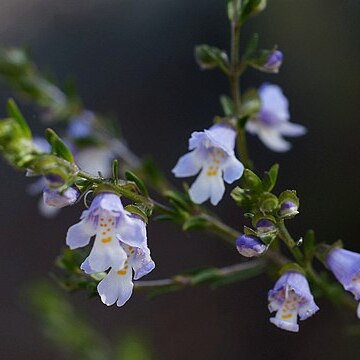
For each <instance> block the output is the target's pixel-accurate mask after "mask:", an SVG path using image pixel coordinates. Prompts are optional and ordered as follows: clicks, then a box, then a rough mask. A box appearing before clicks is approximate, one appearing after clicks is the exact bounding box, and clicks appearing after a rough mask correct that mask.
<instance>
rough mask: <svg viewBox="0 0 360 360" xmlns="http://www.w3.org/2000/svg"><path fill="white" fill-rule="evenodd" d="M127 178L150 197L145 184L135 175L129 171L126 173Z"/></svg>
mask: <svg viewBox="0 0 360 360" xmlns="http://www.w3.org/2000/svg"><path fill="white" fill-rule="evenodd" d="M125 178H126V179H127V180H129V181H133V182H134V183H135V184H136V186H137V187H138V189H139V190H140V192H141V193H142V194H143V195H144V196H146V197H148V196H149V193H148V191H147V189H146V186H145V184H144V182H143V181H142V180H141V179H140V178H139V177H138V176H137V175H136V174H135V173H133V172H132V171H130V170H128V171H126V172H125Z"/></svg>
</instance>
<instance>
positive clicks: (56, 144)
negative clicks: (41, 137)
mask: <svg viewBox="0 0 360 360" xmlns="http://www.w3.org/2000/svg"><path fill="white" fill-rule="evenodd" d="M45 136H46V139H47V141H48V143H49V144H50V145H51V152H52V154H55V155H57V156H59V157H61V158H63V159H65V160H67V161H69V162H71V163H74V157H73V154H72V152H71V151H70V149H69V148H68V147H67V146H66V145H65V143H64V142H63V141H62V140H61V138H60V137H59V136H58V135H57V134H56V133H55V131H54V130H52V129H49V128H48V129H46V130H45Z"/></svg>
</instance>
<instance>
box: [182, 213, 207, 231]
mask: <svg viewBox="0 0 360 360" xmlns="http://www.w3.org/2000/svg"><path fill="white" fill-rule="evenodd" d="M208 226H209V222H208V220H206V219H204V218H202V217H201V216H192V217H190V218H189V219H187V220H186V221H185V222H184V224H183V226H182V229H183V231H188V230H203V229H206V228H207V227H208Z"/></svg>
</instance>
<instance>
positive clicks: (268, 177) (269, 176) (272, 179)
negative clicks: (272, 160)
mask: <svg viewBox="0 0 360 360" xmlns="http://www.w3.org/2000/svg"><path fill="white" fill-rule="evenodd" d="M278 173H279V164H274V165H273V166H272V167H271V168H270V170H269V171H267V172H265V176H264V180H263V182H262V183H263V189H264V191H271V190H272V189H273V188H274V187H275V185H276V181H277V178H278Z"/></svg>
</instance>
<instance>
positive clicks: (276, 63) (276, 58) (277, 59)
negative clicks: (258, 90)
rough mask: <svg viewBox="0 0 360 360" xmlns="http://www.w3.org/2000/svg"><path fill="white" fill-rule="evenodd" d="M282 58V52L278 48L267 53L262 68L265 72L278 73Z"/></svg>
mask: <svg viewBox="0 0 360 360" xmlns="http://www.w3.org/2000/svg"><path fill="white" fill-rule="evenodd" d="M282 60H283V53H282V52H281V51H279V50H274V51H272V52H271V53H270V54H269V56H268V58H267V60H266V63H265V64H264V65H263V68H264V70H265V71H267V72H270V73H278V72H279V68H280V66H281V64H282Z"/></svg>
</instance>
